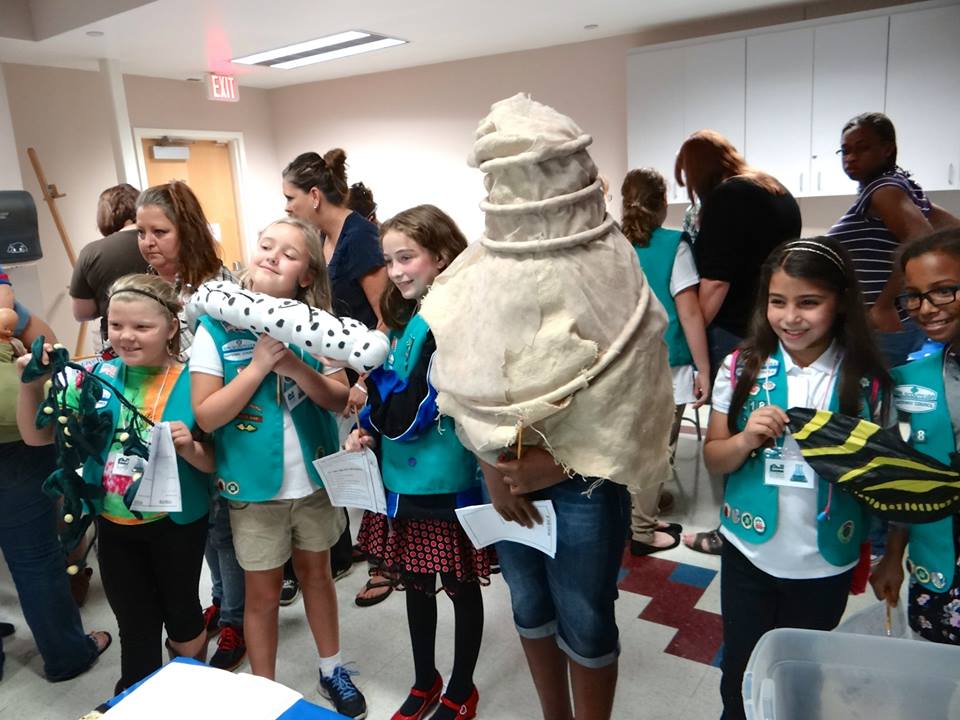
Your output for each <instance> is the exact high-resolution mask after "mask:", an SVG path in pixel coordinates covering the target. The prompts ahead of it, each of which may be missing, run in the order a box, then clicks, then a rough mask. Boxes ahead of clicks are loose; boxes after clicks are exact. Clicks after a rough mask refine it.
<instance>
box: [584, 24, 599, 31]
mask: <svg viewBox="0 0 960 720" xmlns="http://www.w3.org/2000/svg"><path fill="white" fill-rule="evenodd" d="M598 27H600V26H599V25H597V24H596V23H590V24H589V25H584V26H583V29H584V30H596V29H597V28H598Z"/></svg>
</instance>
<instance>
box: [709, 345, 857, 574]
mask: <svg viewBox="0 0 960 720" xmlns="http://www.w3.org/2000/svg"><path fill="white" fill-rule="evenodd" d="M774 363H775V364H776V367H775V368H774V367H773V365H774ZM838 370H839V368H838ZM767 373H769V375H768V376H767V377H763V376H764V375H766V374H767ZM768 381H769V382H771V383H773V387H771V388H770V402H771V403H772V404H773V405H776V406H778V407H781V408H783V409H787V408H788V407H789V406H788V403H787V375H786V373H785V372H784V369H783V356H782V355H781V354H780V349H779V348H777V351H776V352H775V353H774V354H773V355H772V356H771V357H770V358H769V359H768V360H767V361H766V363H765V364H764V370H761V372H760V377H758V379H757V383H756V384H755V385H754V388H755V389H756V390H757V392H755V393H753V394H751V395H750V396H748V398H747V401H746V402H745V403H744V406H743V410H742V411H741V412H740V416H739V418H738V419H737V427H738V428H739V429H741V430H742V429H743V427H744V426H745V425H746V422H747V418H748V417H749V416H750V414H751V413H752V412H753V411H754V410H756V409H757V408H760V407H763V406H764V405H766V404H767V393H766V392H765V391H764V390H763V388H762V385H763V384H764V383H765V382H768ZM734 382H735V381H734ZM838 384H839V383H834V387H833V395H832V396H831V398H830V405H829V408H828V409H830V410H833V411H836V410H837V409H838V407H839V406H838V402H839V401H838V398H837V385H838ZM870 414H871V413H870V403H869V402H864V408H863V410H862V411H861V415H862V416H863V417H865V418H867V419H869V418H870ZM763 465H764V463H763V451H762V450H760V449H758V450H755V451H753V452H752V453H750V456H749V457H748V458H747V459H746V461H745V462H744V463H743V465H741V466H740V467H739V468H738V469H737V470H736V471H734V472H732V473H730V474H729V475H728V476H727V486H726V490H725V491H724V494H723V500H724V502H723V508H722V511H721V517H720V523H721V524H722V525H723V527H725V528H726V529H727V531H729V532H732V533H733V534H734V535H736V536H737V537H738V538H740V539H741V540H743V541H744V542H748V543H757V544H759V543H764V542H767V541H768V540H769V539H770V538H771V537H773V535H774V534H775V533H776V532H777V516H778V512H779V500H780V488H779V487H777V486H776V485H765V484H764V482H763V473H764V467H763ZM829 493H830V484H829V483H828V482H827V481H825V480H822V479H820V478H817V509H818V510H820V511H822V510H824V509H826V507H827V499H828V496H829V497H830V512H829V513H828V515H827V517H825V518H824V519H823V520H816V519H815V518H811V520H814V521H815V522H816V523H817V548H818V549H819V550H820V554H821V555H823V557H824V559H825V560H826V561H827V562H828V563H830V564H831V565H837V566H842V565H849V564H850V563H852V562H855V561H856V560H857V559H858V558H859V556H860V543H861V542H862V541H863V540H864V538H866V536H867V532H868V530H869V516H868V515H867V512H866V510H865V509H864V508H863V507H862V506H861V505H860V504H859V503H858V502H857V501H856V500H854V499H853V498H852V497H851V496H850V495H848V494H847V493H845V492H842V491H840V490H836V489H835V490H834V492H833V494H832V496H830V495H829Z"/></svg>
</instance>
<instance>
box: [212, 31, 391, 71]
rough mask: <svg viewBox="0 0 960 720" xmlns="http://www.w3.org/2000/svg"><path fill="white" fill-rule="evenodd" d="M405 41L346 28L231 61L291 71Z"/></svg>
mask: <svg viewBox="0 0 960 720" xmlns="http://www.w3.org/2000/svg"><path fill="white" fill-rule="evenodd" d="M406 42H407V41H406V40H400V39H398V38H391V37H386V36H384V35H377V34H374V33H368V32H363V31H361V30H348V31H346V32H342V33H337V34H335V35H327V36H326V37H322V38H317V39H316V40H307V41H305V42H299V43H294V44H293V45H287V46H285V47H281V48H277V49H275V50H266V51H264V52H258V53H254V54H252V55H245V56H243V57H238V58H234V59H233V60H231V61H230V62H234V63H238V64H240V65H265V66H269V67H275V68H280V69H281V70H290V69H293V68H298V67H303V66H304V65H311V64H313V63H319V62H326V61H328V60H336V59H337V58H342V57H349V56H350V55H359V54H360V53H365V52H371V51H373V50H381V49H383V48H388V47H394V46H395V45H403V44H405V43H406Z"/></svg>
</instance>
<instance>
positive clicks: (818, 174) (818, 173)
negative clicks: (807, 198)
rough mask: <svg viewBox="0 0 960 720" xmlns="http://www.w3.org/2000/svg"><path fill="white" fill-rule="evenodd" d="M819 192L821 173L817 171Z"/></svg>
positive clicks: (818, 189)
mask: <svg viewBox="0 0 960 720" xmlns="http://www.w3.org/2000/svg"><path fill="white" fill-rule="evenodd" d="M817 192H820V171H819V170H817Z"/></svg>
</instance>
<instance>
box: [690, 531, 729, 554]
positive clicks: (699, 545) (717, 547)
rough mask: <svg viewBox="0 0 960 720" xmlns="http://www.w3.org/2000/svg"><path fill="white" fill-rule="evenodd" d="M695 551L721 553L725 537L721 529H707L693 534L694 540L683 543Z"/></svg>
mask: <svg viewBox="0 0 960 720" xmlns="http://www.w3.org/2000/svg"><path fill="white" fill-rule="evenodd" d="M683 544H684V545H686V546H687V547H688V548H690V549H691V550H693V551H694V552H698V553H703V554H704V555H719V554H720V552H721V551H722V550H723V538H722V537H721V536H720V532H719V530H706V531H704V532H698V533H697V534H696V535H694V536H693V542H689V543H688V542H686V541H684V543H683Z"/></svg>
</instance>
